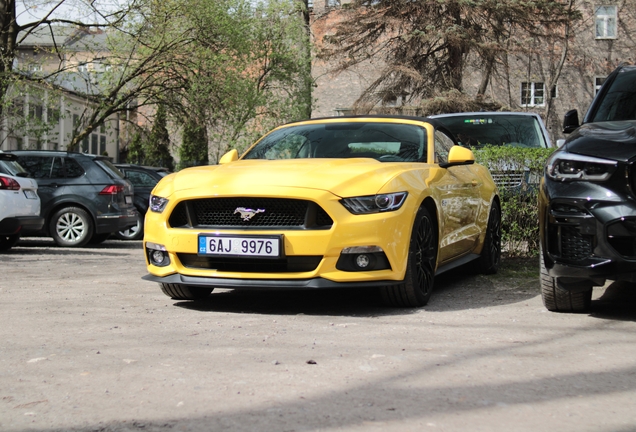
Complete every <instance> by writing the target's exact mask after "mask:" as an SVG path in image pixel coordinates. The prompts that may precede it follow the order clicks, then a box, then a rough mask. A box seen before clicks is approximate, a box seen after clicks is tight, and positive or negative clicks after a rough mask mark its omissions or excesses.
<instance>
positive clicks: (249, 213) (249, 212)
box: [234, 207, 265, 221]
mask: <svg viewBox="0 0 636 432" xmlns="http://www.w3.org/2000/svg"><path fill="white" fill-rule="evenodd" d="M237 213H240V214H241V219H243V220H244V221H249V220H250V219H252V218H253V217H254V216H256V215H257V214H258V213H265V209H256V210H254V209H248V208H245V207H237V208H236V210H234V214H237Z"/></svg>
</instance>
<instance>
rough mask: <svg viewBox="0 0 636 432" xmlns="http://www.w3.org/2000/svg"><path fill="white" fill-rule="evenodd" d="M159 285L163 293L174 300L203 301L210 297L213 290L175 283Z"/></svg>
mask: <svg viewBox="0 0 636 432" xmlns="http://www.w3.org/2000/svg"><path fill="white" fill-rule="evenodd" d="M159 285H160V286H161V291H163V293H164V294H165V295H167V296H168V297H170V298H172V299H173V300H201V299H204V298H207V297H209V296H210V293H211V292H212V289H213V288H201V287H193V286H189V285H182V284H173V283H160V284H159Z"/></svg>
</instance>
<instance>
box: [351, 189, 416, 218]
mask: <svg viewBox="0 0 636 432" xmlns="http://www.w3.org/2000/svg"><path fill="white" fill-rule="evenodd" d="M407 195H408V192H396V193H390V194H380V195H367V196H361V197H352V198H343V199H341V200H340V202H341V203H342V205H343V206H345V208H346V209H347V210H349V211H350V212H351V213H353V214H369V213H380V212H386V211H395V210H397V209H399V208H400V207H402V204H404V201H406V196H407Z"/></svg>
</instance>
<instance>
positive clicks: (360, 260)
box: [356, 254, 371, 269]
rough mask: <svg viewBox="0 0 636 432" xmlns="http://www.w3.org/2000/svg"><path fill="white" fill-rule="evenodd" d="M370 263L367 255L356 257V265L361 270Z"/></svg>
mask: <svg viewBox="0 0 636 432" xmlns="http://www.w3.org/2000/svg"><path fill="white" fill-rule="evenodd" d="M370 263H371V259H370V258H369V255H364V254H361V255H358V256H357V257H356V265H357V266H358V267H360V268H361V269H363V268H367V267H368V266H369V264H370Z"/></svg>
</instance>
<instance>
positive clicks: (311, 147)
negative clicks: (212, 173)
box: [243, 122, 426, 162]
mask: <svg viewBox="0 0 636 432" xmlns="http://www.w3.org/2000/svg"><path fill="white" fill-rule="evenodd" d="M305 158H329V159H334V158H373V159H377V160H379V161H381V162H425V161H426V130H425V129H424V128H422V127H418V126H414V125H406V124H393V123H378V122H348V123H327V124H325V123H321V124H308V125H302V126H289V127H286V128H282V129H278V130H276V131H274V132H272V133H270V134H269V135H267V136H266V137H265V138H263V139H262V140H261V141H260V142H259V143H258V144H256V146H254V147H253V148H252V149H251V150H250V151H249V152H247V153H246V154H245V155H244V156H243V159H272V160H274V159H305Z"/></svg>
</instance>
